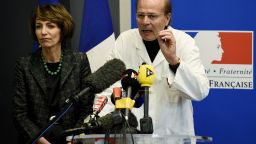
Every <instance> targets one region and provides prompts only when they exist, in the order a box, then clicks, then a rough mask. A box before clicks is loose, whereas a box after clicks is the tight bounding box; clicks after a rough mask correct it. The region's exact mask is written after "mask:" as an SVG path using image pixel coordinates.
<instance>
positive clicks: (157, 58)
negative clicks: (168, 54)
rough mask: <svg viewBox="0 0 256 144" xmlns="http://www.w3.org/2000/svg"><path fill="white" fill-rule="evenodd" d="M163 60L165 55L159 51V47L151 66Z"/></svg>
mask: <svg viewBox="0 0 256 144" xmlns="http://www.w3.org/2000/svg"><path fill="white" fill-rule="evenodd" d="M164 60H165V57H164V55H163V53H162V51H161V49H160V50H159V51H158V53H157V55H156V57H155V59H154V61H153V66H154V67H156V66H157V65H159V64H160V63H161V62H162V61H164Z"/></svg>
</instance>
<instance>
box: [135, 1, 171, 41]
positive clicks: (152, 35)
mask: <svg viewBox="0 0 256 144" xmlns="http://www.w3.org/2000/svg"><path fill="white" fill-rule="evenodd" d="M164 5H165V0H139V1H138V6H137V13H136V21H137V24H138V28H139V33H140V35H141V37H142V38H143V39H144V40H146V41H153V40H155V39H156V38H157V35H158V33H159V31H161V30H163V29H164V27H165V26H166V25H168V23H169V20H170V15H166V14H165V13H164Z"/></svg>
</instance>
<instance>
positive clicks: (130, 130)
mask: <svg viewBox="0 0 256 144" xmlns="http://www.w3.org/2000/svg"><path fill="white" fill-rule="evenodd" d="M121 115H122V117H123V118H124V121H125V123H124V126H123V127H124V128H125V129H124V132H123V134H124V135H125V138H126V133H127V132H126V128H128V130H129V132H130V134H131V139H132V144H134V138H133V132H132V129H131V127H130V124H129V119H128V120H127V119H125V115H124V113H122V112H121ZM126 126H128V127H126Z"/></svg>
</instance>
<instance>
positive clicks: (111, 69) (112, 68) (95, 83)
mask: <svg viewBox="0 0 256 144" xmlns="http://www.w3.org/2000/svg"><path fill="white" fill-rule="evenodd" d="M125 69H126V68H125V64H124V62H122V61H121V60H120V59H112V60H110V61H108V62H107V63H105V64H104V65H103V66H102V67H100V68H99V69H98V70H96V71H95V72H94V73H92V74H91V75H89V76H88V77H87V78H86V86H89V87H90V88H91V91H92V92H93V93H100V92H102V91H103V90H105V89H106V88H108V87H110V86H111V85H112V84H114V83H115V82H116V81H118V80H120V79H121V77H122V74H123V72H124V71H125Z"/></svg>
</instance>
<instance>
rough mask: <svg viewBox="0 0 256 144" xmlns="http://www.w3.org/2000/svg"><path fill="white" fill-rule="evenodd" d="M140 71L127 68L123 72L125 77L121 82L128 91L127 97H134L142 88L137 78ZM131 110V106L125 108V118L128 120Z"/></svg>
mask: <svg viewBox="0 0 256 144" xmlns="http://www.w3.org/2000/svg"><path fill="white" fill-rule="evenodd" d="M137 76H138V73H137V72H136V71H135V70H133V69H127V70H126V71H124V73H123V77H122V79H121V84H122V87H123V89H124V90H125V91H126V97H127V98H132V96H133V97H134V96H135V95H136V93H137V92H138V89H139V88H140V84H139V82H138V80H137ZM129 113H130V110H129V108H126V109H125V119H126V120H128V116H129Z"/></svg>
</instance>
